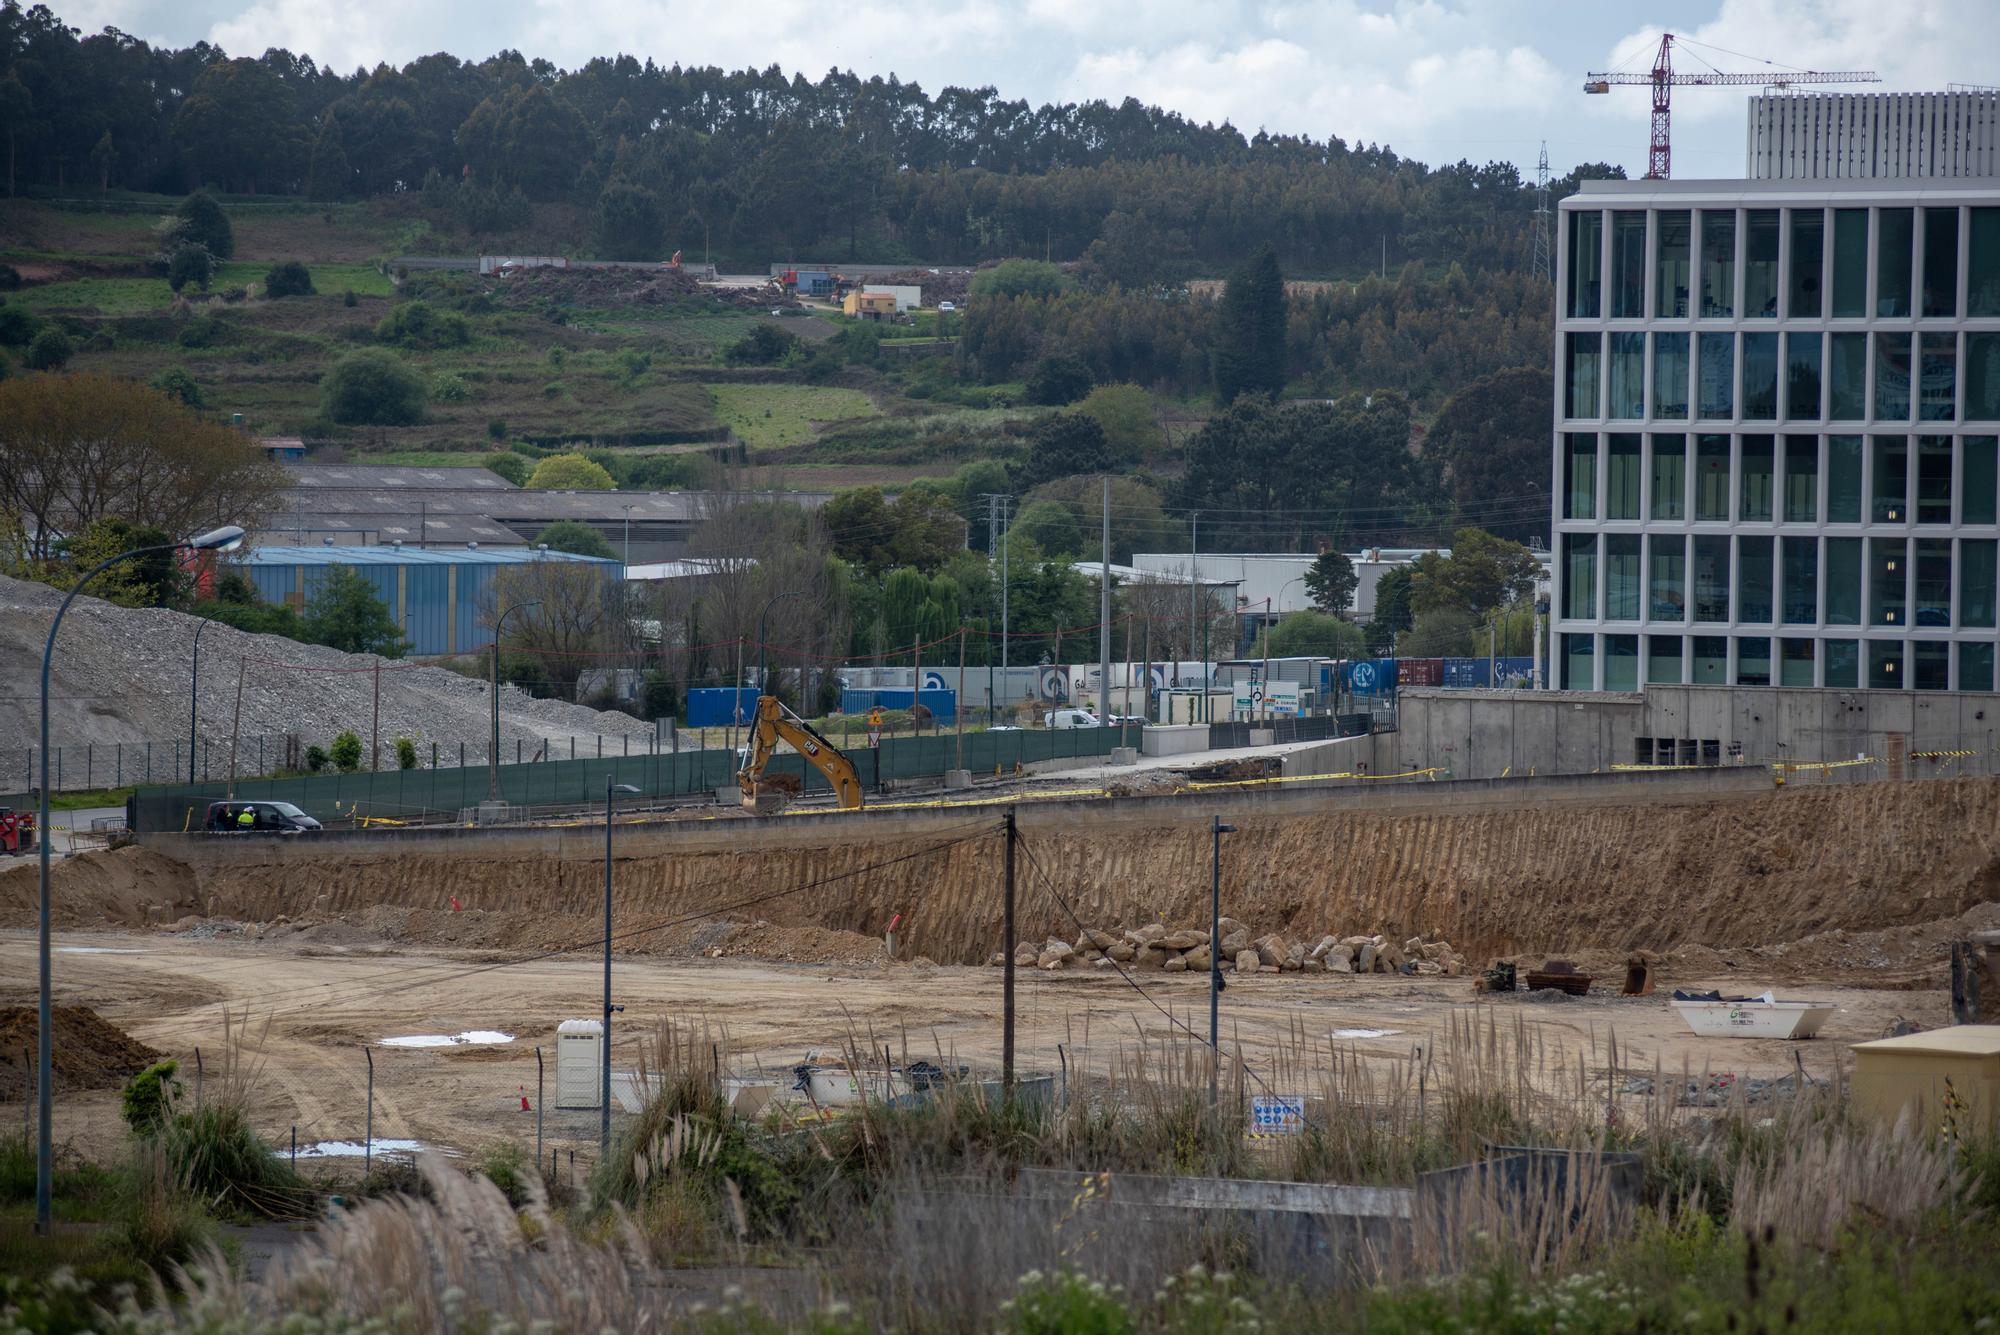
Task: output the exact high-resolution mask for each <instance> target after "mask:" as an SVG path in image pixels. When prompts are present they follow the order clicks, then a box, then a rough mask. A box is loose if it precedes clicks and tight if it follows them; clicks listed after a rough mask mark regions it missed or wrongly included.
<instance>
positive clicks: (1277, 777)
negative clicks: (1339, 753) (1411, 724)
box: [1187, 766, 1445, 792]
mask: <svg viewBox="0 0 2000 1335" xmlns="http://www.w3.org/2000/svg"><path fill="white" fill-rule="evenodd" d="M1444 772H1445V771H1444V769H1443V768H1442V767H1441V766H1433V767H1432V768H1430V769H1411V770H1404V771H1403V772H1402V773H1400V774H1364V773H1361V772H1360V771H1357V770H1343V771H1341V772H1340V773H1337V774H1273V775H1270V776H1269V777H1266V778H1262V779H1212V780H1210V781H1208V782H1206V783H1196V782H1193V781H1190V782H1189V783H1188V785H1187V787H1188V791H1190V792H1207V791H1208V790H1209V789H1211V788H1253V787H1256V786H1257V785H1259V784H1266V783H1312V782H1315V781H1317V780H1321V779H1415V778H1419V777H1421V776H1423V775H1426V774H1443V773H1444Z"/></svg>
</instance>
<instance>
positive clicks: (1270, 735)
mask: <svg viewBox="0 0 2000 1335" xmlns="http://www.w3.org/2000/svg"><path fill="white" fill-rule="evenodd" d="M1277 744H1278V730H1277V729H1276V728H1252V729H1250V745H1252V746H1276V745H1277Z"/></svg>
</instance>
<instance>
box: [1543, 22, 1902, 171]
mask: <svg viewBox="0 0 2000 1335" xmlns="http://www.w3.org/2000/svg"><path fill="white" fill-rule="evenodd" d="M1675 40H1676V39H1675V37H1674V35H1673V34H1672V33H1670V32H1669V33H1662V34H1660V49H1659V52H1658V53H1657V54H1656V55H1655V56H1654V57H1653V68H1652V72H1651V73H1648V74H1636V73H1635V74H1619V73H1616V72H1605V73H1598V74H1586V75H1585V76H1584V83H1583V91H1584V92H1586V93H1608V92H1610V91H1611V86H1612V85H1613V84H1649V85H1651V86H1652V89H1653V125H1652V129H1653V138H1652V143H1651V145H1650V146H1649V147H1648V148H1647V150H1646V179H1647V180H1649V181H1664V180H1667V179H1668V178H1669V177H1671V176H1672V175H1673V157H1674V148H1673V138H1672V134H1671V129H1672V121H1673V99H1674V85H1676V84H1686V85H1692V86H1698V87H1713V86H1715V85H1727V84H1735V85H1743V84H1762V85H1763V86H1765V87H1767V88H1790V87H1792V86H1794V85H1795V84H1802V83H1880V82H1882V80H1881V79H1880V78H1879V77H1878V76H1877V75H1876V73H1875V71H1874V70H1771V71H1763V72H1757V73H1750V74H1727V73H1724V72H1723V71H1721V70H1714V69H1711V70H1702V71H1696V72H1695V73H1692V74H1676V73H1675V72H1674V60H1673V54H1674V42H1675ZM1679 40H1682V41H1686V40H1687V39H1685V38H1682V39H1679ZM1695 45H1697V46H1699V45H1702V43H1699V42H1697V43H1695ZM1717 49H1720V48H1717ZM1732 54H1733V53H1732ZM1746 58H1750V57H1746ZM1765 63H1766V64H1770V63H1771V62H1769V61H1766V62H1765Z"/></svg>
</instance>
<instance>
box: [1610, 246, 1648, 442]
mask: <svg viewBox="0 0 2000 1335" xmlns="http://www.w3.org/2000/svg"><path fill="white" fill-rule="evenodd" d="M1645 314H1646V211H1645V210H1644V209H1627V210H1623V211H1620V212H1618V213H1614V214H1612V215H1611V318H1612V319H1614V320H1637V319H1641V318H1643V317H1644V316H1645ZM1634 416H1637V414H1636V413H1635V414H1634Z"/></svg>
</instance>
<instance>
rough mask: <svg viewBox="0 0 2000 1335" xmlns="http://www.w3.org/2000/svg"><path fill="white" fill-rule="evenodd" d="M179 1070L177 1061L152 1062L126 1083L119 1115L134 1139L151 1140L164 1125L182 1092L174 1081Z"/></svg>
mask: <svg viewBox="0 0 2000 1335" xmlns="http://www.w3.org/2000/svg"><path fill="white" fill-rule="evenodd" d="M179 1070H180V1063H179V1062H176V1061H171V1060H169V1061H163V1062H154V1063H153V1064H152V1065H151V1066H148V1067H147V1068H146V1069H145V1070H143V1071H141V1072H139V1074H137V1075H135V1076H133V1077H132V1078H131V1079H130V1080H128V1081H126V1082H125V1090H124V1093H123V1094H122V1095H121V1096H120V1099H119V1112H120V1113H121V1114H122V1115H123V1116H124V1118H125V1125H127V1126H129V1127H131V1128H132V1134H133V1135H136V1136H150V1135H153V1134H155V1133H157V1132H158V1131H159V1130H160V1128H161V1127H163V1126H165V1125H166V1124H167V1117H168V1115H169V1114H171V1113H172V1111H173V1101H174V1099H175V1098H176V1097H178V1096H179V1094H180V1092H181V1084H180V1081H178V1080H176V1079H174V1074H175V1073H176V1072H177V1071H179Z"/></svg>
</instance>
